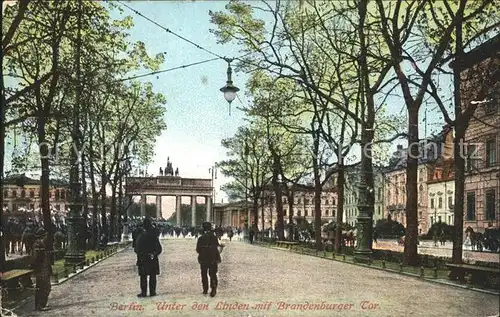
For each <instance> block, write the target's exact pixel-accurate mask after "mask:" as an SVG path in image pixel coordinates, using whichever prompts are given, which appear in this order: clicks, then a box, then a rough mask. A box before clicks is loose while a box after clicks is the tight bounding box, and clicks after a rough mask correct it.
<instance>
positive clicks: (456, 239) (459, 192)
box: [451, 126, 466, 264]
mask: <svg viewBox="0 0 500 317" xmlns="http://www.w3.org/2000/svg"><path fill="white" fill-rule="evenodd" d="M455 133H456V135H455V142H454V149H453V152H454V153H453V154H454V160H455V206H454V208H453V214H454V218H455V219H454V223H453V225H454V226H455V235H454V236H453V252H452V258H451V261H452V263H454V264H460V263H462V244H463V236H464V203H465V199H464V194H465V189H464V186H465V160H464V158H463V155H464V149H463V140H464V135H465V127H462V126H457V127H456V128H455ZM465 153H466V152H465Z"/></svg>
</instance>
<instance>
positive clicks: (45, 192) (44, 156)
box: [38, 113, 54, 261]
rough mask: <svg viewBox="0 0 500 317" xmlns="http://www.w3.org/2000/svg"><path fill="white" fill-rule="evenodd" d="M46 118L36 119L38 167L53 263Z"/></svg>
mask: <svg viewBox="0 0 500 317" xmlns="http://www.w3.org/2000/svg"><path fill="white" fill-rule="evenodd" d="M45 124H46V116H45V114H44V113H42V114H41V115H40V116H39V117H38V144H39V147H40V165H41V166H42V176H41V177H40V202H41V209H42V214H43V226H44V227H45V230H47V232H48V236H47V251H48V252H49V254H51V259H52V261H54V258H53V253H51V252H52V251H53V249H54V227H53V225H52V217H51V214H50V202H49V199H50V168H49V153H50V151H49V148H48V144H47V143H46V142H47V141H46V140H45V137H46V132H45Z"/></svg>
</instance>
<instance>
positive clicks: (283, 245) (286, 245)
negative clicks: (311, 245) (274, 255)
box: [276, 241, 299, 249]
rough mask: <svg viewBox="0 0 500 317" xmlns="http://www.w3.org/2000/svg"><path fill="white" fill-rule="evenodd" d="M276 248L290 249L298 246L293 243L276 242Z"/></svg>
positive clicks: (296, 243)
mask: <svg viewBox="0 0 500 317" xmlns="http://www.w3.org/2000/svg"><path fill="white" fill-rule="evenodd" d="M276 244H277V246H278V248H287V249H290V248H291V247H292V246H294V245H298V244H299V243H298V242H293V241H276Z"/></svg>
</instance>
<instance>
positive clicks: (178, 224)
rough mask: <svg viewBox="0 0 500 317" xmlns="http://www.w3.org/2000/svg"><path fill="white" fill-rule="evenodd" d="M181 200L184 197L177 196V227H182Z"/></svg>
mask: <svg viewBox="0 0 500 317" xmlns="http://www.w3.org/2000/svg"><path fill="white" fill-rule="evenodd" d="M181 199H182V196H179V195H176V196H175V212H176V215H177V226H178V227H180V226H181V225H182V223H181Z"/></svg>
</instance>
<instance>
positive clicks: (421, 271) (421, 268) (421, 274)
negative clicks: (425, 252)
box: [420, 266, 424, 278]
mask: <svg viewBox="0 0 500 317" xmlns="http://www.w3.org/2000/svg"><path fill="white" fill-rule="evenodd" d="M420 278H424V266H421V267H420Z"/></svg>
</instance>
